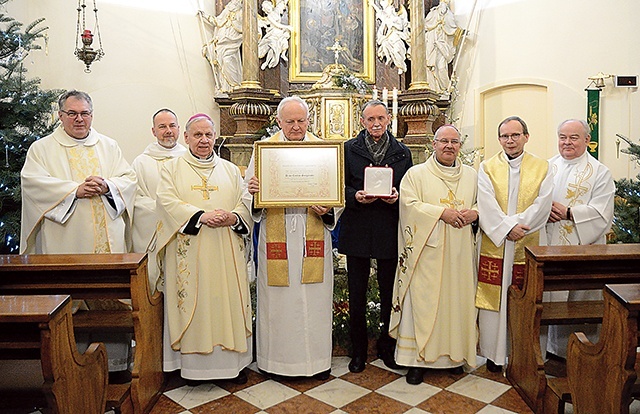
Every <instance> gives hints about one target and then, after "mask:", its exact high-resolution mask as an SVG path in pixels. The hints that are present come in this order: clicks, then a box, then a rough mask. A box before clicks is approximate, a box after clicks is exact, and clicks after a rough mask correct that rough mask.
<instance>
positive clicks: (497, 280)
mask: <svg viewBox="0 0 640 414" xmlns="http://www.w3.org/2000/svg"><path fill="white" fill-rule="evenodd" d="M548 168H549V164H548V163H547V162H546V161H545V160H542V159H540V158H537V157H534V156H532V155H531V154H529V153H525V154H524V158H523V160H522V164H521V166H520V183H519V187H518V188H519V189H518V201H517V206H516V213H521V212H523V211H525V210H526V209H527V207H529V206H530V205H531V204H533V202H534V201H535V199H536V197H538V194H539V192H540V185H541V184H542V181H543V180H544V178H545V176H546V175H547V170H548ZM485 171H486V172H487V175H488V176H489V179H490V180H491V184H492V185H493V188H494V191H495V194H496V201H497V202H498V205H499V206H500V209H501V210H502V211H503V212H504V213H505V214H506V213H507V211H508V203H509V164H508V162H507V160H506V159H505V158H504V156H503V155H502V153H498V154H497V155H495V156H494V157H492V158H491V159H489V160H488V161H487V162H486V163H485ZM538 243H539V232H538V231H536V232H532V233H530V234H528V235H526V236H525V237H523V238H522V239H520V240H518V241H517V242H516V243H515V252H514V259H513V268H512V272H511V283H512V284H514V285H516V286H518V287H519V288H522V285H523V283H524V259H525V256H524V247H525V246H536V245H538ZM503 261H504V244H503V245H502V246H500V247H498V246H496V245H495V244H494V243H493V242H492V241H491V239H490V238H489V237H488V236H487V235H486V234H484V233H483V234H482V244H481V249H480V263H479V269H478V289H477V291H476V307H477V308H479V309H487V310H492V311H499V310H500V301H501V297H502V277H503V274H502V273H503V266H502V265H503Z"/></svg>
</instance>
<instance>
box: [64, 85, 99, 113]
mask: <svg viewBox="0 0 640 414" xmlns="http://www.w3.org/2000/svg"><path fill="white" fill-rule="evenodd" d="M72 97H73V98H76V99H81V100H83V101H85V102H86V103H88V104H89V110H90V111H91V112H93V102H92V101H91V97H90V96H89V94H88V93H86V92H82V91H77V90H75V89H72V90H70V91H66V92H65V93H63V94H62V95H60V98H58V109H59V110H62V108H63V107H64V103H65V102H66V101H67V99H69V98H72Z"/></svg>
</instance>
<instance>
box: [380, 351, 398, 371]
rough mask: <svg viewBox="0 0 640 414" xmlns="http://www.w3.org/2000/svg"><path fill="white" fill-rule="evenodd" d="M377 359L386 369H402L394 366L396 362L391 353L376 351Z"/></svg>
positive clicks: (396, 365)
mask: <svg viewBox="0 0 640 414" xmlns="http://www.w3.org/2000/svg"><path fill="white" fill-rule="evenodd" d="M378 358H380V359H381V360H382V362H384V364H385V365H386V366H387V368H391V369H400V368H402V367H401V366H400V365H398V364H396V360H395V358H394V357H393V352H382V351H378Z"/></svg>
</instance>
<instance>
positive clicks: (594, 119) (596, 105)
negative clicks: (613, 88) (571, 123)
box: [587, 89, 600, 159]
mask: <svg viewBox="0 0 640 414" xmlns="http://www.w3.org/2000/svg"><path fill="white" fill-rule="evenodd" d="M599 121H600V89H587V123H588V124H589V128H591V142H590V143H589V153H590V154H591V155H593V156H594V157H595V158H596V159H597V158H598V152H599V146H600V143H599V138H598V123H599Z"/></svg>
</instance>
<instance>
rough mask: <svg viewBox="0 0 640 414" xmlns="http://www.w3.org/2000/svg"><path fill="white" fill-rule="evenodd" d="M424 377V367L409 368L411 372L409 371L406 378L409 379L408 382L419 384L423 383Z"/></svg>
mask: <svg viewBox="0 0 640 414" xmlns="http://www.w3.org/2000/svg"><path fill="white" fill-rule="evenodd" d="M423 378H424V368H416V367H411V368H409V372H407V376H406V377H405V379H406V380H407V384H411V385H418V384H421V383H422V379H423Z"/></svg>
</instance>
